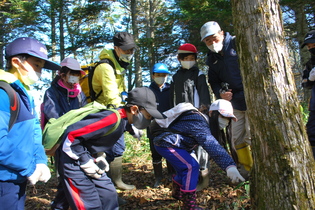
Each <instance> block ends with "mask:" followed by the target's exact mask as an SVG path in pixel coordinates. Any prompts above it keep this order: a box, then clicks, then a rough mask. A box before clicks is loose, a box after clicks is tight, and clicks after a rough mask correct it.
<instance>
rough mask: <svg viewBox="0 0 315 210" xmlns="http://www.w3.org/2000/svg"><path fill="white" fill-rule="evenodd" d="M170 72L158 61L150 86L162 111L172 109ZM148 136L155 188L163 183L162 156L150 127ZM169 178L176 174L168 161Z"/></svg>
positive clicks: (154, 67)
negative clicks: (154, 141)
mask: <svg viewBox="0 0 315 210" xmlns="http://www.w3.org/2000/svg"><path fill="white" fill-rule="evenodd" d="M169 74H170V72H169V70H168V68H167V66H166V65H165V64H164V63H156V64H154V66H153V68H152V80H153V81H152V82H151V84H150V86H149V88H150V89H151V90H152V91H153V92H154V94H155V96H156V98H157V103H158V104H157V108H158V110H159V111H160V112H164V111H166V110H168V109H170V108H171V107H170V102H169V100H168V99H169V98H170V84H169V83H167V82H166V80H167V77H168V75H169ZM147 137H148V138H149V142H150V150H151V156H152V165H153V171H154V177H155V183H154V185H153V187H154V188H157V187H158V186H159V185H161V184H162V179H163V166H162V156H161V155H160V154H159V153H158V152H157V151H156V150H155V148H154V145H153V136H152V134H151V132H150V129H149V128H147ZM166 163H167V170H168V175H169V177H168V179H169V180H171V179H172V175H173V174H174V169H173V167H172V166H171V165H170V164H169V162H167V161H166Z"/></svg>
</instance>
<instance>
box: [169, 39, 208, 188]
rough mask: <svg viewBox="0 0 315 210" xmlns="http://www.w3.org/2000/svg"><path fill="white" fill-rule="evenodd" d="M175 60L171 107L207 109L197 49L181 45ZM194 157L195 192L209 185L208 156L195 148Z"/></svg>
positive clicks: (204, 83)
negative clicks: (177, 66) (197, 176)
mask: <svg viewBox="0 0 315 210" xmlns="http://www.w3.org/2000/svg"><path fill="white" fill-rule="evenodd" d="M177 53H178V56H177V59H178V61H179V62H180V65H181V67H180V69H179V70H178V71H177V72H176V73H175V74H174V75H173V77H172V81H171V86H170V96H171V99H170V103H171V107H174V106H176V105H177V104H179V103H182V102H189V103H191V104H192V105H194V106H195V107H196V108H200V107H201V106H204V107H206V108H209V106H210V104H211V98H210V93H209V86H208V84H207V81H206V77H205V75H204V74H203V72H202V71H200V70H199V68H198V66H197V48H196V47H195V46H194V45H192V44H189V43H187V44H183V45H181V46H180V47H179V49H178V51H177ZM196 156H197V159H198V162H199V165H200V180H199V183H198V187H197V191H200V190H202V189H203V188H205V187H207V186H208V184H209V170H208V169H209V167H210V162H209V156H208V153H207V152H206V151H205V150H204V149H203V148H202V147H200V146H198V147H197V148H196Z"/></svg>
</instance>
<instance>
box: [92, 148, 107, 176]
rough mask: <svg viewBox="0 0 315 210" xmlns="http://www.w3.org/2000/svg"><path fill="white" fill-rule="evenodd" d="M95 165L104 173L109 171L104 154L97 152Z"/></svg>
mask: <svg viewBox="0 0 315 210" xmlns="http://www.w3.org/2000/svg"><path fill="white" fill-rule="evenodd" d="M95 163H96V165H97V166H98V167H99V168H100V169H102V170H104V171H106V172H107V171H109V164H108V162H107V160H106V154H105V153H104V152H99V153H97V158H96V159H95Z"/></svg>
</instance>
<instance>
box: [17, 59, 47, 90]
mask: <svg viewBox="0 0 315 210" xmlns="http://www.w3.org/2000/svg"><path fill="white" fill-rule="evenodd" d="M19 62H20V63H21V65H22V66H23V68H24V69H25V70H26V71H27V72H28V74H27V75H22V74H21V72H20V70H19V69H18V72H19V74H20V77H21V80H22V82H23V83H24V84H25V85H32V84H34V83H36V82H37V81H38V80H39V78H40V76H41V74H40V73H38V72H36V71H34V70H33V69H27V68H26V67H25V66H24V64H23V63H22V62H21V61H20V60H19Z"/></svg>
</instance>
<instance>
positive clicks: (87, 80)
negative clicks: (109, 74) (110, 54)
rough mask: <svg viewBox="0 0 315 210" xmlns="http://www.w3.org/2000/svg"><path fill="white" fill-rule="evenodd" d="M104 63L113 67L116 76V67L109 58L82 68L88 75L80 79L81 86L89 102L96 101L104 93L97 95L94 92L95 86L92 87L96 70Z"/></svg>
mask: <svg viewBox="0 0 315 210" xmlns="http://www.w3.org/2000/svg"><path fill="white" fill-rule="evenodd" d="M102 63H108V64H109V65H111V67H112V68H113V69H114V73H115V76H116V69H115V65H114V63H113V61H111V60H110V59H108V58H105V59H102V60H100V61H99V62H96V63H92V64H88V65H85V66H82V67H81V68H82V70H84V71H85V73H86V75H85V76H84V77H82V78H81V79H80V85H81V88H82V91H83V92H84V94H85V96H86V100H87V102H91V101H95V100H96V99H97V98H98V97H99V96H100V95H101V94H102V92H103V91H100V92H99V93H97V94H96V93H95V91H94V90H93V85H92V80H93V75H94V71H95V68H96V67H97V66H98V65H100V64H102Z"/></svg>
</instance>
